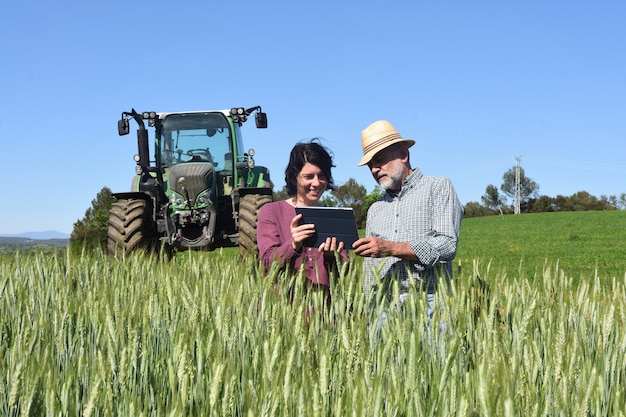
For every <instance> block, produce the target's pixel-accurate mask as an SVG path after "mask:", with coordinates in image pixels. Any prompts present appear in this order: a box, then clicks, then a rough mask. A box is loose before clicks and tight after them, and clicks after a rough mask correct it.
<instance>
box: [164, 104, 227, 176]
mask: <svg viewBox="0 0 626 417" xmlns="http://www.w3.org/2000/svg"><path fill="white" fill-rule="evenodd" d="M230 136H231V134H230V128H229V125H228V121H227V120H226V117H224V115H223V114H221V113H186V114H172V115H169V116H167V117H166V118H165V119H164V120H163V122H162V124H161V128H160V134H159V150H160V154H161V160H162V164H163V165H165V166H173V165H176V164H180V163H185V162H211V163H212V164H213V165H214V166H215V169H216V170H218V171H219V170H222V169H224V155H225V154H227V153H228V152H230V149H231V145H230Z"/></svg>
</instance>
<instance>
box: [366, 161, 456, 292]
mask: <svg viewBox="0 0 626 417" xmlns="http://www.w3.org/2000/svg"><path fill="white" fill-rule="evenodd" d="M462 217H463V206H462V205H461V203H460V202H459V199H458V197H457V195H456V191H455V190H454V187H453V186H452V183H451V182H450V180H448V179H447V178H444V177H435V176H424V175H423V174H422V171H420V170H419V169H417V168H415V169H414V170H413V172H412V173H411V174H410V175H409V176H408V177H407V178H406V179H405V180H404V182H403V184H402V189H401V190H400V191H396V192H394V191H389V190H388V191H387V192H386V193H385V195H384V196H383V198H382V199H380V200H379V201H377V202H375V203H374V204H372V205H371V206H370V208H369V210H368V212H367V225H366V228H365V234H366V236H367V237H378V238H381V239H384V240H388V241H392V242H406V243H408V244H409V245H410V246H411V248H412V249H413V251H414V252H415V255H416V256H417V259H418V261H409V260H403V259H400V258H396V257H394V256H389V257H386V258H370V257H366V258H365V259H364V260H363V266H364V273H365V279H364V283H363V289H364V291H365V293H366V294H369V293H370V291H372V289H373V288H374V287H375V286H376V285H377V284H379V283H381V284H382V285H383V288H385V287H387V286H388V285H392V284H393V282H394V281H397V282H398V284H399V289H400V293H401V294H402V293H406V292H408V289H409V287H410V286H417V288H418V289H423V290H425V291H427V292H429V293H434V292H435V291H436V290H437V279H438V278H439V277H443V278H445V279H446V280H450V279H451V278H452V260H453V259H454V257H455V255H456V249H457V243H458V240H459V230H460V228H461V218H462Z"/></svg>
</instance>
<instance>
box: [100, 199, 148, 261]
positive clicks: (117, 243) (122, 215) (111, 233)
mask: <svg viewBox="0 0 626 417" xmlns="http://www.w3.org/2000/svg"><path fill="white" fill-rule="evenodd" d="M151 224H152V221H151V219H150V215H149V213H148V210H147V204H146V201H145V200H141V199H137V200H133V199H129V200H125V199H122V200H117V201H116V202H114V203H113V205H112V206H111V210H110V211H109V228H108V232H107V250H108V252H109V254H110V255H112V256H115V255H122V254H127V253H130V252H132V251H135V250H138V249H142V250H146V249H149V248H150V245H151V243H152V242H151V240H149V237H150V235H151V228H150V226H151Z"/></svg>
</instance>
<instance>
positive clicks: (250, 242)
mask: <svg viewBox="0 0 626 417" xmlns="http://www.w3.org/2000/svg"><path fill="white" fill-rule="evenodd" d="M271 201H272V196H271V195H267V194H246V195H244V196H242V197H241V198H240V200H239V254H240V255H241V256H246V255H253V256H257V255H258V254H259V247H258V245H257V241H256V227H257V223H258V220H259V209H260V208H261V207H262V206H263V205H264V204H265V203H269V202H271Z"/></svg>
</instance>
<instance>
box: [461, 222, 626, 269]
mask: <svg viewBox="0 0 626 417" xmlns="http://www.w3.org/2000/svg"><path fill="white" fill-rule="evenodd" d="M476 260H478V261H479V262H480V263H481V264H483V265H486V264H487V263H489V262H491V264H492V269H494V270H495V271H498V272H501V273H504V272H506V274H507V275H513V276H518V275H520V274H521V275H522V276H523V277H528V278H529V279H532V278H533V277H534V276H540V275H541V273H542V271H543V269H544V267H545V266H556V265H558V266H559V267H560V268H561V269H562V270H563V271H564V272H565V273H566V274H567V275H568V276H570V277H573V278H574V279H576V280H577V279H583V280H589V279H593V277H594V276H595V275H596V273H597V274H598V275H599V276H600V277H601V278H606V279H609V278H612V277H614V276H617V277H623V276H624V273H625V272H626V211H585V212H560V213H537V214H521V215H516V216H511V215H509V216H495V217H474V218H469V219H463V223H462V226H461V239H460V243H459V249H458V252H457V258H456V263H457V264H459V263H460V264H461V265H462V266H471V265H472V263H473V262H474V261H476Z"/></svg>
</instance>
